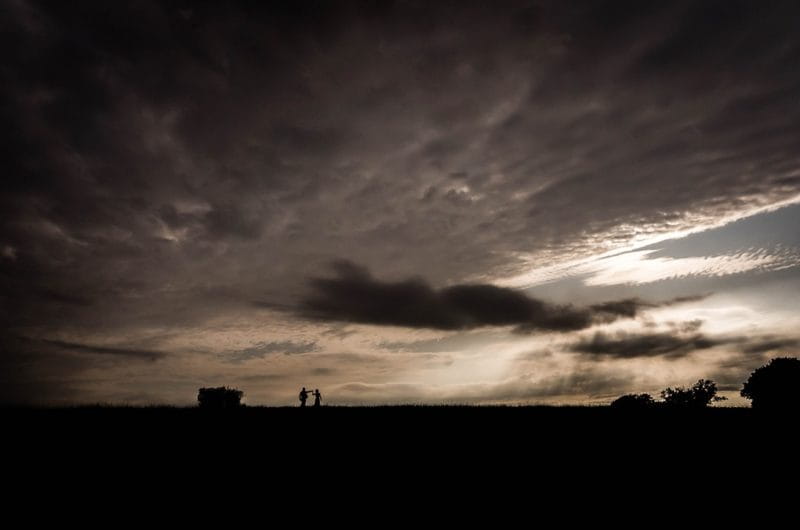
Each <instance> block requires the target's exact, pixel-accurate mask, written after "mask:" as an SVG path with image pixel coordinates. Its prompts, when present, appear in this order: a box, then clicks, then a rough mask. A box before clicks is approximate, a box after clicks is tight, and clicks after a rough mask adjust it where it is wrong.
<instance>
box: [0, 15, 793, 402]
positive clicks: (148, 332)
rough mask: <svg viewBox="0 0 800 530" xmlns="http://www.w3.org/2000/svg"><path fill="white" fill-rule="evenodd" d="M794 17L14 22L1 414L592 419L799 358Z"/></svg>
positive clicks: (1, 205)
mask: <svg viewBox="0 0 800 530" xmlns="http://www.w3.org/2000/svg"><path fill="white" fill-rule="evenodd" d="M798 26H800V4H797V3H796V2H792V1H785V2H782V1H774V2H751V1H737V0H725V1H718V0H709V1H704V2H693V1H686V2H681V1H672V2H667V1H665V2H639V1H600V0H598V1H588V0H587V1H570V2H564V1H552V2H551V1H545V0H543V1H521V0H520V1H500V2H491V3H486V2H473V1H469V0H466V1H458V2H455V1H453V2H447V1H442V2H424V1H386V2H367V1H362V2H356V1H351V2H344V1H316V2H312V1H291V2H289V1H287V2H255V1H254V2H227V3H219V2H187V1H160V2H155V1H146V0H144V1H138V2H126V3H108V2H104V1H79V2H31V1H26V0H0V45H1V46H2V47H1V48H0V49H2V50H3V52H2V55H3V60H2V61H0V76H1V77H0V96H1V97H0V123H2V129H0V135H1V136H0V141H2V146H3V157H2V160H3V166H4V167H3V177H2V179H0V190H2V193H1V194H0V212H2V215H0V322H1V324H0V326H2V327H0V402H4V403H34V404H48V405H65V404H78V403H113V404H130V405H143V404H174V405H190V404H192V403H195V402H196V397H197V390H198V388H200V387H208V386H223V385H226V386H231V387H236V388H239V389H241V390H243V391H244V392H245V402H246V403H247V404H250V405H294V404H296V402H297V393H298V391H299V389H300V388H301V387H303V386H305V387H308V388H319V389H320V390H321V392H322V396H323V403H326V404H383V403H474V404H490V403H536V404H599V403H608V402H610V401H611V400H613V399H614V398H615V397H617V396H619V395H622V394H624V393H629V392H636V393H640V392H649V393H651V394H653V395H654V396H658V392H659V391H660V390H661V389H664V388H665V387H667V386H671V387H675V386H689V385H691V384H693V383H694V382H695V381H697V380H698V379H700V378H706V379H712V380H714V381H715V382H716V383H717V385H718V387H719V389H720V391H721V395H723V396H726V397H728V401H726V402H723V404H726V405H744V404H747V402H746V401H744V400H743V399H742V398H741V397H739V393H738V391H739V389H740V388H741V385H742V382H743V381H744V380H745V379H746V378H747V376H748V375H749V373H750V372H751V371H752V370H753V369H754V368H756V367H758V366H761V365H763V364H764V363H765V362H766V361H768V360H769V359H770V358H772V357H778V356H800V355H799V354H800V312H798V309H800V301H799V300H800V297H799V296H798V295H800V231H798V227H799V226H800V159H798V157H797V146H798V145H800V33H798V31H797V27H798Z"/></svg>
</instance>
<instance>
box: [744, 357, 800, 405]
mask: <svg viewBox="0 0 800 530" xmlns="http://www.w3.org/2000/svg"><path fill="white" fill-rule="evenodd" d="M740 394H741V395H742V397H745V398H747V399H749V400H750V401H751V402H752V405H753V408H754V409H759V410H779V409H796V408H800V359H797V358H794V357H777V358H775V359H772V360H770V362H769V363H767V364H766V365H764V366H762V367H760V368H757V369H756V370H755V371H754V372H753V373H752V374H750V377H749V378H748V379H747V381H745V383H744V386H743V388H742V391H741V392H740Z"/></svg>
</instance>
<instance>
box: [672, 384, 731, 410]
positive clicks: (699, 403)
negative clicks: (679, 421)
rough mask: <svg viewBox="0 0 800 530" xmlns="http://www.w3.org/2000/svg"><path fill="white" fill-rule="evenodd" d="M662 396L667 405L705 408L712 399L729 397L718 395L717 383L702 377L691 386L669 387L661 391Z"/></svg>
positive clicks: (717, 399)
mask: <svg viewBox="0 0 800 530" xmlns="http://www.w3.org/2000/svg"><path fill="white" fill-rule="evenodd" d="M661 398H662V399H663V400H664V403H665V404H666V405H667V406H670V407H676V408H692V409H700V408H704V407H707V406H708V405H709V403H711V402H712V401H723V400H725V399H727V398H724V397H721V396H717V384H716V383H715V382H714V381H709V380H707V379H700V380H699V381H697V382H696V383H695V384H694V385H692V387H691V388H683V387H680V386H679V387H677V388H669V387H668V388H666V389H664V390H662V391H661Z"/></svg>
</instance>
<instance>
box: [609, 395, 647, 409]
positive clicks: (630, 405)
mask: <svg viewBox="0 0 800 530" xmlns="http://www.w3.org/2000/svg"><path fill="white" fill-rule="evenodd" d="M653 405H655V400H654V399H653V396H651V395H650V394H625V395H624V396H620V397H618V398H617V399H615V400H614V401H612V402H611V407H613V408H615V409H624V410H639V409H646V408H650V407H652V406H653Z"/></svg>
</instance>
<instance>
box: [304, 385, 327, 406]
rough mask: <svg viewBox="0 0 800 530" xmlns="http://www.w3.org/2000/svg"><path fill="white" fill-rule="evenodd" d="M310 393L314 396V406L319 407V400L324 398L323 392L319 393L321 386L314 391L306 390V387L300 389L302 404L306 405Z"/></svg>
mask: <svg viewBox="0 0 800 530" xmlns="http://www.w3.org/2000/svg"><path fill="white" fill-rule="evenodd" d="M309 393H310V394H311V395H312V396H314V406H315V407H319V402H320V401H321V400H322V394H320V393H319V388H315V389H314V391H313V392H309V391H308V390H306V387H303V390H301V391H300V406H301V407H305V406H306V400H307V399H308V394H309Z"/></svg>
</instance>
